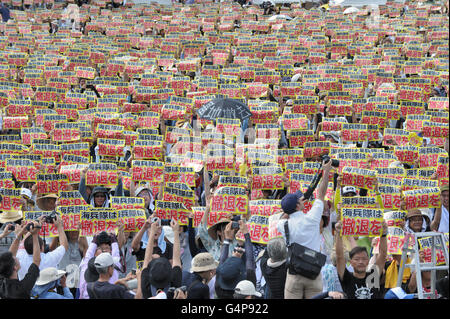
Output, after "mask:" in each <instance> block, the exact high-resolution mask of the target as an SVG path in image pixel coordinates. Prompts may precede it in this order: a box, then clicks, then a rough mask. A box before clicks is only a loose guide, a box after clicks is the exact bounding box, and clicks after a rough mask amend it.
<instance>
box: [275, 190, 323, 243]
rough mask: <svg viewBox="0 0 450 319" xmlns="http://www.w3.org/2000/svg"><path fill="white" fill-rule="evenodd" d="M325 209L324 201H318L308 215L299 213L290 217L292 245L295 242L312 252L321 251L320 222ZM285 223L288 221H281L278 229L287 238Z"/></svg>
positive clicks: (290, 239)
mask: <svg viewBox="0 0 450 319" xmlns="http://www.w3.org/2000/svg"><path fill="white" fill-rule="evenodd" d="M323 207H324V203H323V201H321V200H320V199H316V200H314V203H313V206H312V207H311V210H310V211H309V212H308V213H307V214H305V213H303V212H302V211H298V212H295V213H292V214H291V215H289V219H287V221H288V226H289V242H290V243H294V242H295V243H297V244H300V245H303V246H306V247H308V248H310V249H312V250H315V251H320V243H321V234H320V220H321V219H322V213H323ZM285 222H286V219H280V220H279V221H278V224H277V229H278V231H279V232H280V233H281V234H283V237H285V238H286V236H285V233H284V223H285Z"/></svg>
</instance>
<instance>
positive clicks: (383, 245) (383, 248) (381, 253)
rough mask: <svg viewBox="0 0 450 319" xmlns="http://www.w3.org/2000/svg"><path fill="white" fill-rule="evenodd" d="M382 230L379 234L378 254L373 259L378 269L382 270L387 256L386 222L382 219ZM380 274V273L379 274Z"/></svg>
mask: <svg viewBox="0 0 450 319" xmlns="http://www.w3.org/2000/svg"><path fill="white" fill-rule="evenodd" d="M382 225H383V230H382V233H381V235H380V245H379V250H378V256H377V259H376V261H375V264H376V265H377V266H378V269H379V270H380V271H382V270H383V269H384V265H385V263H386V257H387V229H388V227H387V223H386V221H385V220H383V224H382ZM380 275H381V274H380Z"/></svg>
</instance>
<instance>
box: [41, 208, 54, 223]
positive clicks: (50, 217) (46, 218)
mask: <svg viewBox="0 0 450 319" xmlns="http://www.w3.org/2000/svg"><path fill="white" fill-rule="evenodd" d="M55 221H56V212H55V211H53V212H51V213H50V214H49V215H46V216H44V222H46V223H47V224H53V223H54V222H55Z"/></svg>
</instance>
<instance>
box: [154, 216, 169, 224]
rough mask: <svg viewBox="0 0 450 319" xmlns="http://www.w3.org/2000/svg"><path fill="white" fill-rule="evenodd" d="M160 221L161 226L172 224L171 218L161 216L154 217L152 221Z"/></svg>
mask: <svg viewBox="0 0 450 319" xmlns="http://www.w3.org/2000/svg"><path fill="white" fill-rule="evenodd" d="M155 222H158V225H159V226H170V220H168V219H161V218H159V217H153V218H152V223H155Z"/></svg>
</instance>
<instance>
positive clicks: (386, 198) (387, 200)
mask: <svg viewBox="0 0 450 319" xmlns="http://www.w3.org/2000/svg"><path fill="white" fill-rule="evenodd" d="M381 198H382V199H383V206H384V208H392V194H382V195H381Z"/></svg>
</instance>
